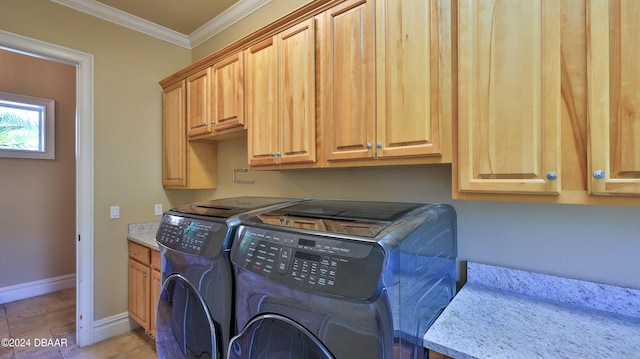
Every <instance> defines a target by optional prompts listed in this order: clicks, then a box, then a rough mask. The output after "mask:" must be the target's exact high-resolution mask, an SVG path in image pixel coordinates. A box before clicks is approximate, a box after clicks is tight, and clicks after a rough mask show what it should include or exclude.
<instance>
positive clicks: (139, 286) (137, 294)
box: [129, 242, 160, 337]
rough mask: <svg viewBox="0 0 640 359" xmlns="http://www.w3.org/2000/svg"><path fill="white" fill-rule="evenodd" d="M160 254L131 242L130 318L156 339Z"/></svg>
mask: <svg viewBox="0 0 640 359" xmlns="http://www.w3.org/2000/svg"><path fill="white" fill-rule="evenodd" d="M159 296H160V252H158V251H157V250H153V249H151V248H149V247H145V246H143V245H140V244H137V243H133V242H129V317H130V318H131V319H133V320H135V321H136V322H137V323H138V324H140V326H141V327H143V328H144V329H145V330H146V331H147V332H148V333H149V334H151V335H152V336H154V337H155V334H156V333H155V327H156V325H155V313H156V307H157V304H158V297H159Z"/></svg>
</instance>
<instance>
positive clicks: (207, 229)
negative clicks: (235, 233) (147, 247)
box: [156, 213, 227, 257]
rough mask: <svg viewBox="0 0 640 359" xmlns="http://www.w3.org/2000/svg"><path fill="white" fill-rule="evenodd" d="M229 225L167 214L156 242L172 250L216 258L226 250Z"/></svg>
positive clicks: (161, 223)
mask: <svg viewBox="0 0 640 359" xmlns="http://www.w3.org/2000/svg"><path fill="white" fill-rule="evenodd" d="M226 236H227V225H226V224H225V223H224V222H222V223H220V222H214V221H207V220H203V219H197V218H190V217H185V216H181V215H176V214H170V213H166V214H165V215H164V216H163V217H162V222H160V227H159V228H158V233H157V234H156V240H157V241H158V242H159V243H160V244H162V245H164V246H165V247H168V248H170V249H173V250H176V251H179V252H181V253H188V254H194V255H200V256H207V257H216V256H218V255H219V254H220V253H222V252H223V251H224V250H225V249H226V248H224V246H225V243H224V242H225V237H226Z"/></svg>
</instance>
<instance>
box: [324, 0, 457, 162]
mask: <svg viewBox="0 0 640 359" xmlns="http://www.w3.org/2000/svg"><path fill="white" fill-rule="evenodd" d="M451 16H452V14H451V2H450V1H437V0H431V1H425V0H376V1H373V0H368V1H364V0H359V1H358V0H353V1H346V2H344V3H342V4H340V5H337V6H335V7H333V8H331V9H329V10H327V11H326V12H325V13H324V14H323V15H322V17H321V19H322V20H321V24H322V26H323V36H322V46H321V47H322V49H323V50H322V61H321V62H320V72H321V73H322V85H321V88H322V91H321V94H322V101H321V102H322V106H323V113H322V116H323V117H322V120H321V121H322V122H323V123H324V127H323V128H324V138H325V140H324V141H323V145H324V146H326V147H325V150H326V159H327V161H328V162H329V165H330V166H331V165H339V164H340V163H341V162H342V163H345V162H346V163H347V164H352V163H356V164H358V165H360V164H362V165H367V164H366V162H363V161H359V160H371V159H379V160H385V161H381V162H378V163H377V164H378V165H385V164H399V163H401V162H398V161H395V160H398V159H401V160H406V159H412V160H413V159H415V158H423V159H420V160H418V161H417V162H416V161H414V162H412V163H439V162H450V161H451V155H450V153H451V124H452V111H453V108H452V96H453V92H452V87H451V84H452V81H453V76H452V72H451V70H452V69H451V63H452V57H451V56H452V53H451V49H452V43H451V33H452V31H451V30H452V29H451V25H452V22H451V19H452V18H451ZM425 157H431V158H429V159H424V158H425ZM354 161H356V162H354ZM357 161H359V162H357ZM371 163H372V162H370V163H369V165H370V164H371ZM407 163H408V162H407Z"/></svg>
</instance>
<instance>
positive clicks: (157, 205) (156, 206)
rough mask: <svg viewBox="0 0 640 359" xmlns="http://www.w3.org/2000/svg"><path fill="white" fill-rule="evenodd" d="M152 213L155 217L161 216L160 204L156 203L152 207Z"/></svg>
mask: <svg viewBox="0 0 640 359" xmlns="http://www.w3.org/2000/svg"><path fill="white" fill-rule="evenodd" d="M154 213H155V215H156V216H162V203H157V204H156V205H155V206H154Z"/></svg>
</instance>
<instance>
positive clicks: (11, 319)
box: [0, 288, 157, 359]
mask: <svg viewBox="0 0 640 359" xmlns="http://www.w3.org/2000/svg"><path fill="white" fill-rule="evenodd" d="M75 304H76V291H75V288H72V289H67V290H63V291H60V292H56V293H52V294H47V295H43V296H40V297H35V298H29V299H23V300H19V301H15V302H11V303H5V304H0V340H1V341H2V342H1V343H0V359H54V358H55V359H59V358H74V359H80V358H82V359H85V358H86V359H107V358H136V359H138V358H140V359H147V358H149V359H152V358H157V356H156V353H155V343H154V341H153V339H151V338H149V337H148V336H147V335H146V334H145V333H144V331H143V330H142V329H137V330H134V331H132V332H130V333H126V334H122V335H119V336H117V337H114V338H111V339H108V340H105V341H103V342H100V343H97V344H94V345H91V346H87V347H84V348H78V347H77V346H76V344H75V337H76V325H75V310H76V308H75ZM7 338H12V339H14V340H15V339H19V340H23V341H25V342H26V341H29V342H28V343H29V344H30V346H24V347H13V348H11V347H7V346H6V344H7V343H6V340H5V339H7ZM2 344H4V345H2ZM65 344H66V345H65Z"/></svg>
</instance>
